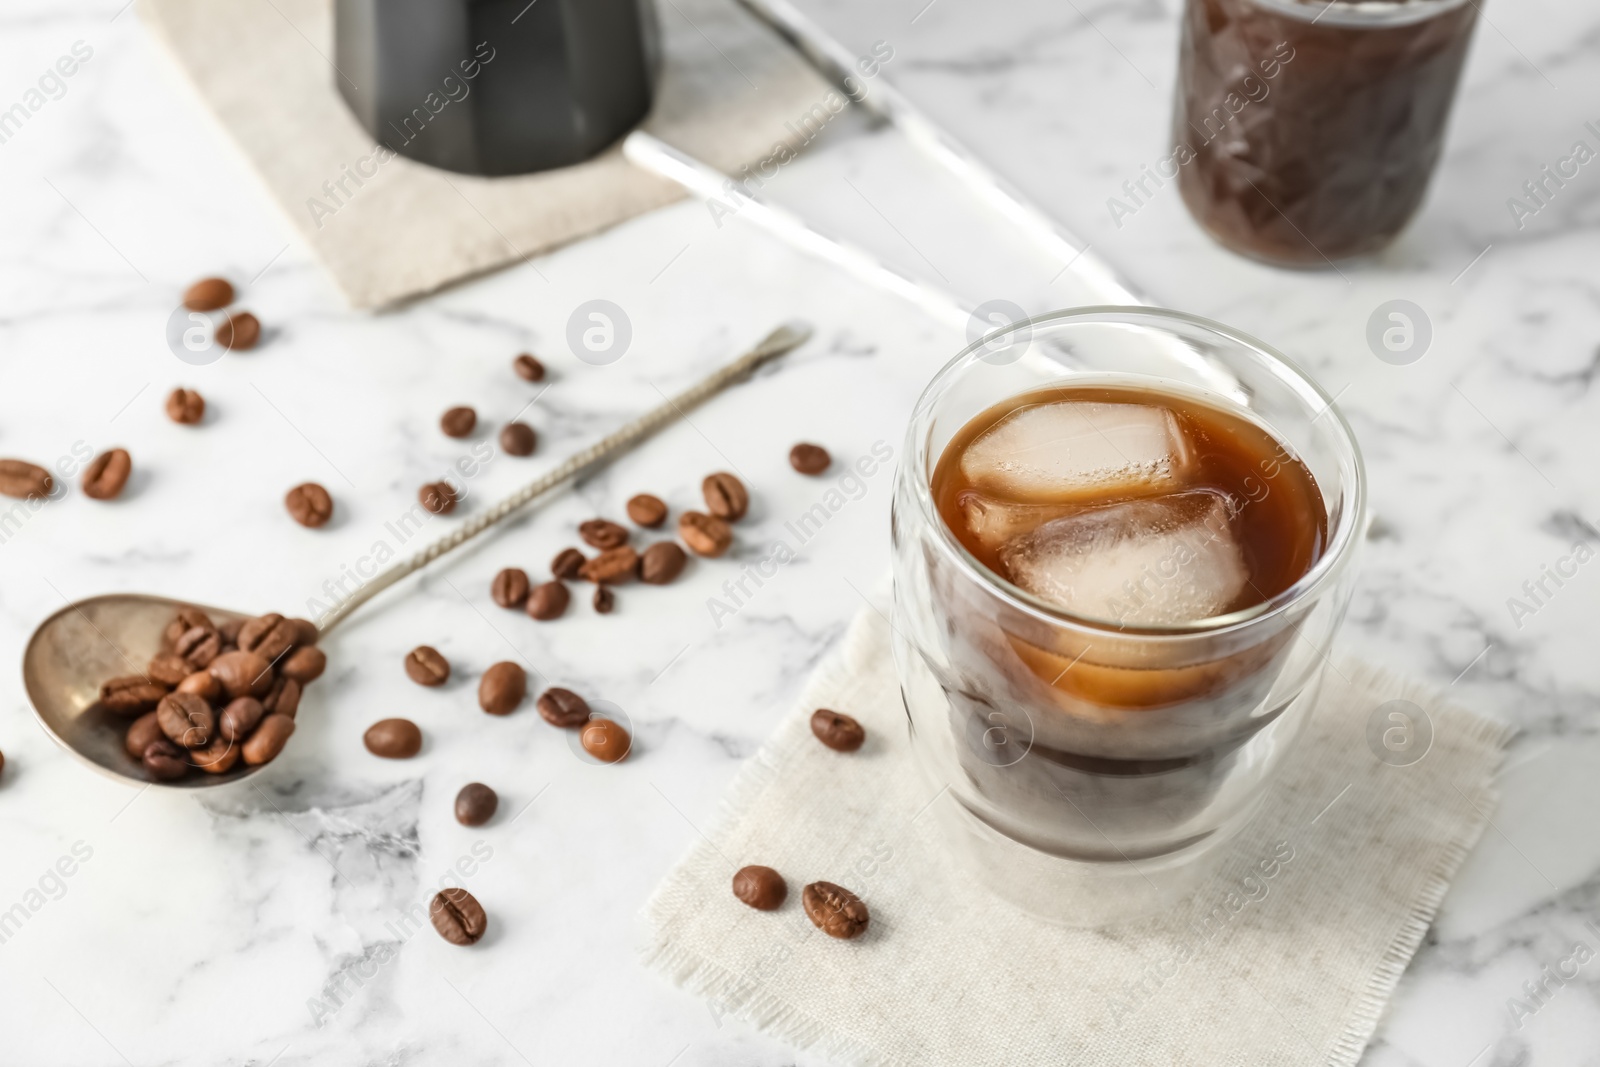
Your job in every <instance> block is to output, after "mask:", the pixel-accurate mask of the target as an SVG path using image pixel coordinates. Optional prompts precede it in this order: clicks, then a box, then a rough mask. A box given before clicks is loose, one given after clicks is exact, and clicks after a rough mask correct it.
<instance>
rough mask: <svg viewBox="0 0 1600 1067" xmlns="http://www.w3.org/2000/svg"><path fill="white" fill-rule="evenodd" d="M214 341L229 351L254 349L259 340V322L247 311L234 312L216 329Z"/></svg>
mask: <svg viewBox="0 0 1600 1067" xmlns="http://www.w3.org/2000/svg"><path fill="white" fill-rule="evenodd" d="M214 340H215V341H216V343H217V344H219V345H221V346H222V347H223V348H226V349H229V350H230V351H238V352H243V351H245V350H247V349H251V348H254V347H255V346H256V342H257V341H259V340H261V320H260V319H258V318H256V317H255V316H254V315H252V314H250V312H248V311H235V312H233V313H232V314H230V315H229V316H228V317H227V318H226V319H224V320H223V322H222V325H220V326H218V327H217V334H216V337H215V338H214Z"/></svg>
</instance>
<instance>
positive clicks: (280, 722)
mask: <svg viewBox="0 0 1600 1067" xmlns="http://www.w3.org/2000/svg"><path fill="white" fill-rule="evenodd" d="M413 729H415V727H413ZM293 733H294V720H293V719H291V718H289V716H287V715H268V716H267V717H266V718H265V719H262V720H261V725H260V726H257V727H256V732H255V733H253V734H251V735H250V739H249V740H248V741H246V742H245V743H244V750H243V752H242V755H243V756H244V761H245V762H246V763H248V764H250V766H252V767H259V766H260V765H261V764H263V763H271V762H272V761H273V760H275V759H277V758H278V753H280V752H282V751H283V746H284V745H286V744H288V743H289V737H290V735H291V734H293Z"/></svg>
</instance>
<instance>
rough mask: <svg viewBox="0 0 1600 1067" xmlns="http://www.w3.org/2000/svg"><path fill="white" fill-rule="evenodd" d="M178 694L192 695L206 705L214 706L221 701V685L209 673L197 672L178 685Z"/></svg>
mask: <svg viewBox="0 0 1600 1067" xmlns="http://www.w3.org/2000/svg"><path fill="white" fill-rule="evenodd" d="M178 692H180V693H193V694H194V695H195V696H197V697H199V698H200V699H201V700H204V701H205V702H206V703H208V704H215V703H216V702H217V701H219V700H221V699H222V683H221V682H219V681H217V680H216V679H215V678H213V677H212V676H211V672H210V671H206V670H199V671H195V672H194V673H193V674H191V675H189V677H187V678H185V679H184V680H183V681H181V682H179V683H178Z"/></svg>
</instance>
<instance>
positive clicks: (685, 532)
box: [678, 511, 733, 557]
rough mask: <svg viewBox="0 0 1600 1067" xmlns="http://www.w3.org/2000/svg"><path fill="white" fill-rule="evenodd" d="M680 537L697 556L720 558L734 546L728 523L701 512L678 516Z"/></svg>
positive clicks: (687, 512)
mask: <svg viewBox="0 0 1600 1067" xmlns="http://www.w3.org/2000/svg"><path fill="white" fill-rule="evenodd" d="M678 536H679V537H680V538H682V539H683V543H684V544H686V545H688V546H689V551H691V552H693V553H694V554H695V555H697V556H709V557H716V556H720V555H722V554H723V553H724V552H726V551H728V547H729V546H730V545H732V544H733V531H732V530H730V529H729V528H728V524H727V523H725V522H723V521H722V520H721V519H719V518H717V517H716V516H715V515H706V514H704V513H702V512H699V511H686V512H684V513H683V514H682V515H680V516H678Z"/></svg>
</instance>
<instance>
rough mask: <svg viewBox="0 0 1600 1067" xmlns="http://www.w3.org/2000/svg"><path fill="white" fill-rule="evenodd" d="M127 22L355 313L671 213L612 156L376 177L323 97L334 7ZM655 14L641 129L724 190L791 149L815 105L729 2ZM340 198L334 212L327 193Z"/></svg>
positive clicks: (771, 39) (802, 67) (692, 0)
mask: <svg viewBox="0 0 1600 1067" xmlns="http://www.w3.org/2000/svg"><path fill="white" fill-rule="evenodd" d="M139 8H140V10H141V11H142V12H143V15H144V17H145V18H146V19H147V20H148V21H149V23H150V24H151V25H152V26H153V27H154V28H155V29H156V31H157V32H158V34H159V35H160V37H161V38H162V39H163V40H164V41H165V42H166V43H167V45H168V46H169V48H170V49H171V51H172V53H173V55H174V56H175V57H176V58H177V61H178V63H179V65H180V66H181V67H182V68H183V69H184V70H185V72H187V74H188V75H189V77H190V79H191V80H192V81H193V83H194V85H195V86H196V88H197V89H198V90H199V93H200V95H201V97H202V98H203V99H204V100H205V102H206V104H207V105H208V106H209V107H210V108H211V109H212V111H214V112H215V113H216V115H217V117H218V118H219V119H220V120H221V122H222V125H223V127H224V128H226V129H227V131H228V132H229V133H230V134H231V135H232V136H233V138H234V140H235V141H236V142H238V145H239V148H240V149H241V150H242V151H243V152H244V154H245V155H246V156H247V157H248V158H249V160H250V162H251V163H252V164H254V166H255V167H256V169H257V170H258V171H259V172H260V173H261V177H262V179H263V180H264V181H265V182H266V185H267V188H268V190H269V191H270V192H271V193H272V195H273V197H274V198H275V199H276V200H277V202H278V204H279V206H281V207H282V208H283V210H284V211H285V212H286V213H287V214H288V216H289V218H290V220H291V221H292V222H293V223H294V225H295V227H296V228H297V229H298V230H299V231H300V232H301V234H303V235H304V236H305V239H306V241H307V242H308V243H309V244H310V245H311V247H312V248H313V249H314V250H315V251H316V253H317V255H318V256H320V257H321V259H322V261H323V263H324V264H325V265H326V266H327V268H328V270H329V271H330V272H331V273H332V274H333V277H334V279H335V281H336V282H337V283H338V285H339V288H340V289H341V290H342V291H343V292H344V294H345V295H346V296H347V297H348V298H349V300H350V302H351V303H352V304H354V305H355V306H357V307H362V308H372V307H381V306H383V305H386V304H392V303H395V302H397V301H400V300H404V299H406V298H408V297H413V296H418V295H420V294H423V293H427V292H431V291H432V290H435V289H438V288H440V287H441V286H444V285H448V284H449V283H451V282H454V281H457V280H459V279H461V278H465V277H468V276H471V275H474V274H479V273H482V272H484V271H488V270H492V269H494V268H496V267H501V266H504V265H505V264H507V263H510V262H513V261H517V260H522V259H525V258H527V257H529V256H533V255H537V254H539V253H541V252H545V251H548V250H550V249H551V248H554V247H556V246H558V245H561V244H565V243H567V242H569V241H573V240H576V239H578V238H580V237H585V236H587V235H589V234H592V233H596V232H598V231H600V230H603V229H605V228H607V227H609V226H613V225H616V224H617V223H619V222H622V221H624V220H625V219H629V218H632V217H633V216H635V215H638V214H641V213H643V212H645V211H649V210H651V209H652V208H656V207H660V206H661V205H663V204H667V203H670V202H672V201H674V200H677V199H679V198H680V197H681V196H682V195H683V194H682V191H681V190H680V189H679V188H678V187H677V186H675V185H673V184H671V183H669V182H665V181H663V180H661V179H659V178H656V177H654V176H652V175H650V174H647V173H645V172H643V171H641V170H638V169H637V168H635V167H632V166H630V165H629V164H628V163H627V161H625V160H624V159H623V158H622V155H621V152H620V151H619V150H618V149H616V148H613V149H612V150H611V151H609V152H607V153H605V154H604V155H602V156H600V157H599V158H597V159H594V160H591V161H590V162H588V163H583V164H579V165H578V166H574V167H566V168H562V169H560V170H554V171H547V172H544V173H540V174H531V175H523V176H518V177H510V178H475V177H469V176H467V175H461V174H451V173H448V172H446V171H441V170H436V169H434V168H432V167H428V166H424V165H422V164H419V163H413V162H411V161H410V160H407V159H404V158H402V157H395V158H392V159H390V160H389V161H388V162H385V163H382V165H381V166H378V165H376V164H375V163H373V162H372V161H371V157H372V156H373V150H374V142H373V140H372V138H371V137H369V136H368V135H367V134H366V132H365V131H364V130H362V128H361V126H360V125H359V124H358V123H357V122H356V120H355V118H354V117H353V116H352V115H351V114H350V112H349V110H348V109H347V108H346V107H345V104H344V101H343V99H342V98H341V97H340V96H339V93H338V91H337V90H336V89H335V87H334V79H335V78H336V77H338V75H337V74H336V73H335V71H334V69H333V66H332V62H331V60H332V56H333V54H334V51H333V18H332V11H333V7H332V3H331V2H330V0H144V3H142V4H140V5H139ZM660 14H661V29H662V46H663V47H662V51H663V64H662V76H661V83H660V92H659V95H658V97H657V101H656V105H655V108H654V111H653V112H652V113H651V115H650V117H649V119H648V120H647V121H646V122H645V128H646V129H648V130H650V131H651V132H652V133H654V134H655V135H656V136H658V137H660V138H662V139H663V140H665V141H667V142H668V143H670V144H672V145H675V146H677V147H678V148H680V149H682V150H684V151H685V152H688V153H689V154H691V155H694V156H698V157H699V158H700V159H703V160H705V161H706V162H708V163H710V164H711V165H713V166H715V167H718V168H720V169H722V170H724V171H726V172H730V173H731V172H734V171H736V170H737V169H738V168H739V167H740V166H742V165H744V164H748V163H755V162H757V161H758V160H761V159H763V158H765V157H767V156H768V155H770V154H772V153H773V151H774V147H775V145H776V144H778V143H780V142H781V143H782V144H784V145H785V146H787V147H794V146H795V145H796V144H797V143H798V142H797V140H796V135H795V134H794V133H793V132H792V128H791V126H792V124H793V123H794V122H795V121H796V120H797V118H798V117H799V116H802V115H805V114H807V113H809V112H810V109H811V108H812V106H813V105H815V104H817V103H818V102H820V101H822V100H823V99H824V97H826V96H827V94H828V92H829V89H828V86H827V84H826V83H825V82H823V81H822V80H821V79H820V78H819V77H818V76H817V74H816V73H815V72H814V71H813V70H812V69H811V68H810V67H809V66H807V65H806V63H805V62H804V61H803V60H801V59H800V58H799V57H798V56H797V55H795V53H794V52H793V50H792V49H790V48H789V47H788V46H787V45H785V44H784V43H782V42H781V41H779V40H778V38H777V37H775V36H774V35H773V34H772V32H771V31H769V30H768V29H767V28H766V27H765V26H762V25H761V24H759V23H758V22H756V20H755V19H754V18H753V17H752V16H750V15H749V14H748V13H747V12H745V11H744V10H743V9H742V8H740V7H739V6H738V5H737V4H736V3H735V2H734V0H671V2H670V3H665V4H662V5H661V11H660ZM462 58H463V59H465V58H469V57H465V56H463V57H462ZM795 128H797V127H795ZM362 161H365V162H362ZM358 163H360V167H359V170H362V171H366V172H369V173H370V172H371V171H372V170H373V169H374V168H376V174H375V175H374V176H372V177H370V178H367V179H366V180H365V181H364V182H363V183H362V184H361V185H360V186H359V187H358V186H357V185H356V184H355V183H354V181H353V179H350V178H349V177H347V175H348V174H349V173H350V171H351V170H352V169H357V164H358ZM341 180H342V181H343V188H344V190H346V192H347V193H348V195H346V194H345V193H341V192H339V191H338V189H337V183H339V182H341ZM329 182H332V183H335V184H336V188H335V192H334V194H333V195H332V196H330V195H329V193H328V192H327V191H326V190H325V189H324V183H329ZM314 201H316V202H320V203H321V204H322V205H323V206H322V207H320V208H313V206H312V203H313V202H314ZM330 207H331V208H333V209H334V210H333V213H332V214H328V213H327V209H328V208H330Z"/></svg>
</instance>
